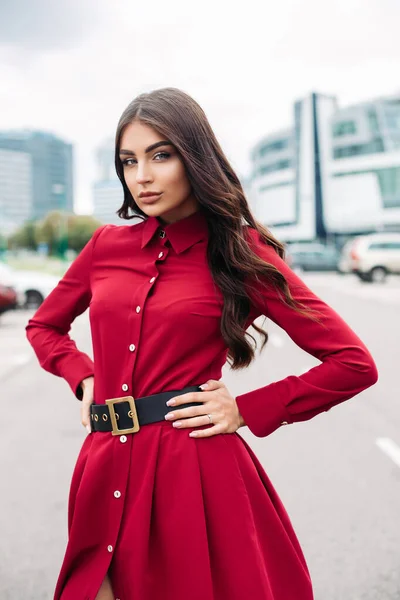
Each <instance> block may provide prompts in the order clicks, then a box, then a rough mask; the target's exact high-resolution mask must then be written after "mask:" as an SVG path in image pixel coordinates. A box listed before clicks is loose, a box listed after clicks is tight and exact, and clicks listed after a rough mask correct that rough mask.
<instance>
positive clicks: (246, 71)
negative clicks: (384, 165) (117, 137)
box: [0, 0, 400, 212]
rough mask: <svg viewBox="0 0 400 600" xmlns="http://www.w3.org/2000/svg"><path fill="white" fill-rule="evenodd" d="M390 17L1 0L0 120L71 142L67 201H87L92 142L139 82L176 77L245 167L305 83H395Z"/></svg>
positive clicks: (398, 39)
mask: <svg viewBox="0 0 400 600" xmlns="http://www.w3.org/2000/svg"><path fill="white" fill-rule="evenodd" d="M235 6H237V7H235ZM399 22H400V2H399V0H333V1H332V0H330V1H329V2H326V1H324V0H303V1H302V2H299V1H298V0H297V1H294V0H279V2H276V0H274V1H273V2H272V1H271V0H257V1H256V0H246V2H242V3H240V4H237V5H235V3H234V2H232V0H201V2H198V3H197V4H196V3H194V2H188V0H169V1H168V2H166V1H164V2H160V1H159V0H153V1H150V0H147V1H145V2H141V3H140V2H137V1H135V0H129V1H128V0H115V1H114V2H109V1H108V2H107V1H106V0H57V2H55V1H54V0H36V1H35V2H32V1H31V0H12V1H11V0H0V129H8V128H14V127H18V128H19V127H30V128H37V129H44V130H47V131H52V132H54V133H56V134H58V135H60V136H61V137H63V138H65V139H66V140H68V141H70V142H72V143H73V144H74V145H75V167H76V168H75V207H76V209H77V211H78V212H87V211H89V212H90V211H91V207H92V199H91V184H92V182H93V180H94V178H95V176H96V167H95V158H94V151H95V148H96V146H97V145H98V144H99V143H101V142H102V141H103V140H104V139H105V138H107V137H109V136H114V133H115V129H116V125H117V122H118V119H119V117H120V114H121V113H122V111H123V110H124V108H125V107H126V105H127V104H128V103H129V102H130V101H131V100H132V99H133V98H134V97H135V96H136V95H137V94H139V93H141V92H143V91H149V90H151V89H155V88H159V87H164V86H174V87H179V88H181V89H183V90H185V91H186V92H188V93H189V94H191V95H192V96H193V97H194V98H195V99H196V100H197V101H198V102H199V103H200V104H201V105H202V107H203V108H204V110H205V111H206V113H207V115H208V117H209V119H210V122H211V125H212V126H213V127H214V130H215V132H216V134H217V136H218V138H219V140H220V142H221V144H222V146H223V148H224V150H225V152H226V153H227V155H228V157H229V158H230V159H231V161H232V163H233V166H234V167H235V168H236V169H237V172H238V174H239V175H240V176H243V175H246V174H247V173H248V171H249V167H250V163H249V151H250V149H251V147H252V146H253V145H254V144H255V143H256V142H257V141H258V139H259V138H260V137H261V136H262V135H265V134H267V133H268V132H272V131H274V130H276V129H280V128H282V127H287V126H290V125H291V124H292V120H293V115H292V104H293V102H294V101H295V100H296V99H298V98H301V97H302V96H304V95H305V94H307V93H309V92H311V91H317V92H323V93H327V94H333V95H336V96H337V97H338V100H339V105H341V106H345V105H348V104H352V103H354V102H358V101H362V100H367V99H369V98H374V97H379V96H382V95H385V94H393V93H396V92H398V91H399V90H400V85H399V82H398V73H399V66H400V35H399V30H398V25H399Z"/></svg>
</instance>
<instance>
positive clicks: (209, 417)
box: [207, 414, 213, 425]
mask: <svg viewBox="0 0 400 600" xmlns="http://www.w3.org/2000/svg"><path fill="white" fill-rule="evenodd" d="M207 417H208V419H209V421H210V425H212V424H213V420H212V415H210V414H208V415H207Z"/></svg>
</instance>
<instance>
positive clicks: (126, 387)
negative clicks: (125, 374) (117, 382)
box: [122, 383, 128, 392]
mask: <svg viewBox="0 0 400 600" xmlns="http://www.w3.org/2000/svg"><path fill="white" fill-rule="evenodd" d="M122 389H123V390H124V392H127V391H128V385H127V384H126V383H123V384H122Z"/></svg>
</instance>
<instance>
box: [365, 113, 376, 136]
mask: <svg viewBox="0 0 400 600" xmlns="http://www.w3.org/2000/svg"><path fill="white" fill-rule="evenodd" d="M367 117H368V123H369V129H370V131H371V133H374V134H375V133H379V123H378V116H377V114H376V109H375V108H369V109H368V111H367Z"/></svg>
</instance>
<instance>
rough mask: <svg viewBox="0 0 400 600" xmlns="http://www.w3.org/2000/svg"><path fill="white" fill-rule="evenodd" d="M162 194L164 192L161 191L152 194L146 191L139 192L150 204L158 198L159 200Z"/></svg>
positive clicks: (146, 202)
mask: <svg viewBox="0 0 400 600" xmlns="http://www.w3.org/2000/svg"><path fill="white" fill-rule="evenodd" d="M161 195H162V192H160V193H159V194H150V193H147V192H146V193H143V194H139V198H140V199H141V201H142V202H144V203H145V204H149V203H151V202H155V201H156V200H158V199H159V198H160V196H161Z"/></svg>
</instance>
